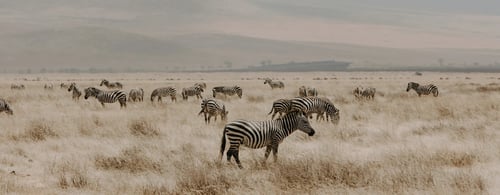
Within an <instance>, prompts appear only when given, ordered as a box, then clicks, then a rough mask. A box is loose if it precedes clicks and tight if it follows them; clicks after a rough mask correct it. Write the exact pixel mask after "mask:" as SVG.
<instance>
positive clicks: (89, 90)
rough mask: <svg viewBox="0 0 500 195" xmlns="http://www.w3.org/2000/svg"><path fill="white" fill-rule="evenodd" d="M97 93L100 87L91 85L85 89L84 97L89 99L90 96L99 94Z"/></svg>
mask: <svg viewBox="0 0 500 195" xmlns="http://www.w3.org/2000/svg"><path fill="white" fill-rule="evenodd" d="M97 93H98V89H96V88H94V87H89V88H86V89H85V96H84V98H85V99H88V98H89V97H90V96H94V97H95V96H97Z"/></svg>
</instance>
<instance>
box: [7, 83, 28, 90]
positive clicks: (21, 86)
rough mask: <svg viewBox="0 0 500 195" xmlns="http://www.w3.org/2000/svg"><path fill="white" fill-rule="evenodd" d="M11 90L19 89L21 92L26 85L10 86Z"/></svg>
mask: <svg viewBox="0 0 500 195" xmlns="http://www.w3.org/2000/svg"><path fill="white" fill-rule="evenodd" d="M10 89H17V90H21V89H25V87H24V85H23V84H11V85H10Z"/></svg>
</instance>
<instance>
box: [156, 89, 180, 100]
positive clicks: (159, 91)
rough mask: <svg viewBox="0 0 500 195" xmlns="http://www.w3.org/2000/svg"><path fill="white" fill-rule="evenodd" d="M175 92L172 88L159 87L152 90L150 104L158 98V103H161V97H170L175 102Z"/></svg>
mask: <svg viewBox="0 0 500 195" xmlns="http://www.w3.org/2000/svg"><path fill="white" fill-rule="evenodd" d="M176 95H177V90H176V89H175V88H173V87H160V88H157V89H155V90H153V92H151V102H153V100H154V99H155V98H156V97H158V102H161V98H162V97H165V96H170V99H171V100H172V102H173V101H176V102H177V97H176Z"/></svg>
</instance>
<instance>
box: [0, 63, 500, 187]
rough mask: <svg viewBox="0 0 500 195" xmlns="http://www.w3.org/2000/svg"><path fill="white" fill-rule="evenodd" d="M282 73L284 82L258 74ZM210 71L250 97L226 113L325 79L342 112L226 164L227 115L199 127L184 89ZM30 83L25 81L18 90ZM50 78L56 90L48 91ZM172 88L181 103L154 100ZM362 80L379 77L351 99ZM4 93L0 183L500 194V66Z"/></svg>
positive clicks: (69, 77)
mask: <svg viewBox="0 0 500 195" xmlns="http://www.w3.org/2000/svg"><path fill="white" fill-rule="evenodd" d="M266 77H269V78H272V79H273V80H280V81H283V82H284V84H285V89H274V90H272V89H271V87H270V86H269V85H267V84H264V80H262V79H263V78H266ZM104 78H105V79H108V80H110V81H118V82H121V83H122V84H123V86H124V87H123V90H124V91H125V92H126V93H127V94H128V92H129V91H130V89H132V88H137V87H141V88H143V89H144V92H145V95H144V101H143V102H127V107H126V108H124V109H120V105H119V104H118V103H113V104H106V106H105V107H104V108H103V107H102V106H101V104H100V103H99V102H98V101H97V100H96V99H95V98H93V97H90V98H89V99H87V100H85V99H84V98H83V96H84V95H83V94H82V96H81V97H80V99H79V100H78V101H74V100H72V96H71V93H70V92H68V91H67V89H61V88H60V87H59V84H60V83H62V82H63V83H71V82H75V83H76V84H77V87H78V88H79V89H80V91H82V93H83V89H84V88H86V87H91V86H93V87H97V88H99V89H106V88H105V87H104V86H102V87H101V86H99V83H100V81H101V80H102V79H104ZM411 81H413V82H418V83H421V84H429V83H433V84H435V85H436V86H437V87H438V88H439V96H438V97H433V96H432V95H428V96H422V97H418V96H417V94H416V92H415V91H410V92H406V87H407V83H408V82H411ZM196 82H205V83H206V84H207V89H206V90H205V92H204V93H202V95H203V97H212V88H213V87H215V86H223V85H227V86H231V85H238V86H240V87H241V88H242V89H243V96H242V98H241V99H240V98H238V97H237V96H233V97H228V98H222V99H221V100H222V102H224V104H225V106H226V109H227V110H228V111H229V115H228V121H232V120H236V119H248V120H269V119H270V118H271V116H270V115H268V113H269V111H270V110H271V107H272V103H273V101H274V100H277V99H280V98H292V97H296V96H298V88H299V87H300V86H302V85H305V86H312V87H315V88H316V89H317V90H318V93H319V96H320V97H327V98H328V99H330V100H331V101H332V102H333V104H334V105H335V107H336V108H338V109H339V110H340V122H339V124H338V125H334V124H332V123H331V122H326V121H316V119H315V118H314V119H310V122H311V124H312V127H313V128H314V129H315V130H316V134H315V135H314V136H311V137H309V136H308V135H307V134H305V133H303V132H301V131H296V132H295V133H293V134H291V135H290V136H289V137H287V138H286V139H285V140H284V141H283V143H282V144H280V146H279V153H278V161H277V162H273V160H272V159H273V158H272V157H270V158H269V159H268V160H267V163H265V164H264V163H262V160H263V158H264V152H265V148H262V149H249V148H245V147H242V148H240V154H239V156H240V159H241V162H242V165H243V167H244V168H243V169H239V168H238V167H237V166H236V163H235V162H234V160H233V161H232V162H230V163H227V161H226V159H225V158H226V156H225V155H224V157H223V160H222V161H219V150H220V145H221V136H222V130H223V127H224V125H225V123H226V122H224V121H221V120H220V117H218V120H217V121H215V122H214V121H213V118H212V121H211V123H210V124H205V121H204V118H203V115H201V116H199V115H198V112H199V111H200V109H201V108H200V103H201V100H200V99H196V98H195V97H189V99H188V100H187V101H185V100H183V99H182V97H181V96H180V91H181V89H182V88H184V87H190V86H192V85H193V84H194V83H196ZM11 84H23V85H25V89H24V90H12V89H11ZM45 84H52V85H53V86H54V88H53V89H52V90H46V89H44V85H45ZM166 86H172V87H175V88H176V89H177V91H178V93H177V94H178V95H177V102H172V101H171V100H170V98H169V97H164V98H163V102H161V103H158V102H154V103H151V101H150V94H151V92H152V91H153V90H154V89H156V88H158V87H166ZM358 86H364V87H375V88H376V90H377V93H376V95H375V99H374V100H357V99H356V98H355V97H354V95H353V93H352V91H353V89H354V88H356V87H358ZM0 98H3V99H5V100H6V101H7V102H8V103H9V104H10V106H11V108H12V110H13V111H14V115H7V114H6V113H0V154H1V155H0V194H500V133H499V131H500V101H499V100H500V75H499V74H493V73H492V74H488V73H431V72H424V73H423V76H416V75H414V73H413V72H312V73H137V74H118V73H117V74H29V75H18V74H4V75H1V77H0Z"/></svg>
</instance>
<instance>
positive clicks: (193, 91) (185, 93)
mask: <svg viewBox="0 0 500 195" xmlns="http://www.w3.org/2000/svg"><path fill="white" fill-rule="evenodd" d="M201 92H203V88H201V87H200V86H192V87H188V88H182V93H181V94H182V99H183V100H187V99H188V97H189V96H196V99H200V98H203V96H201Z"/></svg>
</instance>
